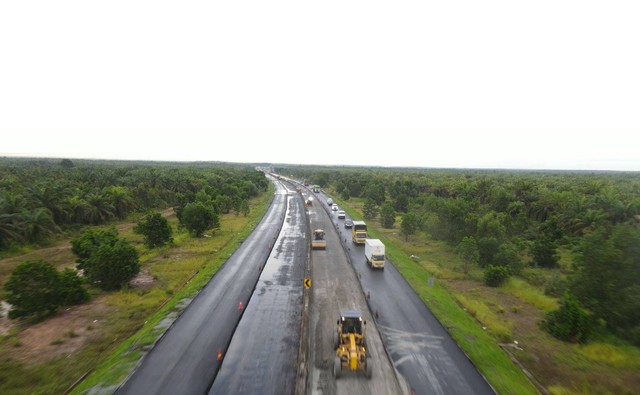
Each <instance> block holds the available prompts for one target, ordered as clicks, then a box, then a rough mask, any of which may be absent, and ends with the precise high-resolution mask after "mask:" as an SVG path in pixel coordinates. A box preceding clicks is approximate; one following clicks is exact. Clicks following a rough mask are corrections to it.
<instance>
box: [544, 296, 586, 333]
mask: <svg viewBox="0 0 640 395" xmlns="http://www.w3.org/2000/svg"><path fill="white" fill-rule="evenodd" d="M591 321H592V319H591V317H589V314H588V313H587V312H586V311H585V310H584V309H583V308H582V307H581V306H580V304H579V303H578V301H577V300H576V299H575V298H574V297H572V296H570V295H565V296H564V298H562V300H561V301H560V307H559V308H558V309H557V310H554V311H550V312H548V313H547V314H546V316H545V319H544V321H542V323H541V324H542V327H543V328H544V329H545V330H546V331H547V332H549V333H550V334H552V335H553V336H555V337H557V338H558V339H560V340H564V341H578V342H580V343H586V342H587V341H588V339H589V335H590V334H591V324H590V323H591Z"/></svg>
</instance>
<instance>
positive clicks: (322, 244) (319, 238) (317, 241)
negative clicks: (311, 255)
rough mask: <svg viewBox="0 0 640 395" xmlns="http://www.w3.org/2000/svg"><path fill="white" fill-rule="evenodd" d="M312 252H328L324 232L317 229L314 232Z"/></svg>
mask: <svg viewBox="0 0 640 395" xmlns="http://www.w3.org/2000/svg"><path fill="white" fill-rule="evenodd" d="M311 249H312V250H326V249H327V241H326V240H325V239H324V230H322V229H316V230H314V231H313V240H311Z"/></svg>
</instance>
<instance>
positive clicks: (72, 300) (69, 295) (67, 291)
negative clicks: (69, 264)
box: [59, 268, 89, 306]
mask: <svg viewBox="0 0 640 395" xmlns="http://www.w3.org/2000/svg"><path fill="white" fill-rule="evenodd" d="M59 278H60V282H59V296H60V304H62V305H68V306H70V305H74V304H82V303H86V302H88V301H89V293H88V292H87V290H86V289H84V287H83V286H82V283H83V281H82V278H80V277H79V276H78V272H76V271H75V270H73V269H68V268H67V269H65V270H64V271H63V272H62V273H60V274H59Z"/></svg>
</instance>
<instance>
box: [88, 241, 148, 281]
mask: <svg viewBox="0 0 640 395" xmlns="http://www.w3.org/2000/svg"><path fill="white" fill-rule="evenodd" d="M86 266H87V269H86V273H87V276H88V277H89V278H90V279H91V280H93V281H94V282H96V283H98V286H99V287H100V288H102V289H104V290H107V291H108V290H115V289H120V287H122V285H123V284H125V283H127V282H129V280H131V279H132V278H134V277H135V276H136V274H138V273H139V272H140V262H139V259H138V252H137V251H136V249H135V248H134V247H133V246H132V245H131V244H129V242H128V241H126V240H118V241H117V242H116V244H114V245H113V246H110V245H108V244H105V245H102V246H100V248H98V250H97V251H96V252H95V254H93V255H92V256H91V258H90V260H89V262H88V264H87V265H86Z"/></svg>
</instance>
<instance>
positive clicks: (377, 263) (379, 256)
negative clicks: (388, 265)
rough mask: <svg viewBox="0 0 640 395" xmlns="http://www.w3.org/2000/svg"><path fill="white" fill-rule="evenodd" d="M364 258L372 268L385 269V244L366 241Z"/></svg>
mask: <svg viewBox="0 0 640 395" xmlns="http://www.w3.org/2000/svg"><path fill="white" fill-rule="evenodd" d="M364 256H365V258H366V259H367V263H368V264H369V265H370V266H371V267H372V268H377V269H384V244H382V242H381V241H380V240H378V239H367V240H365V242H364Z"/></svg>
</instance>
